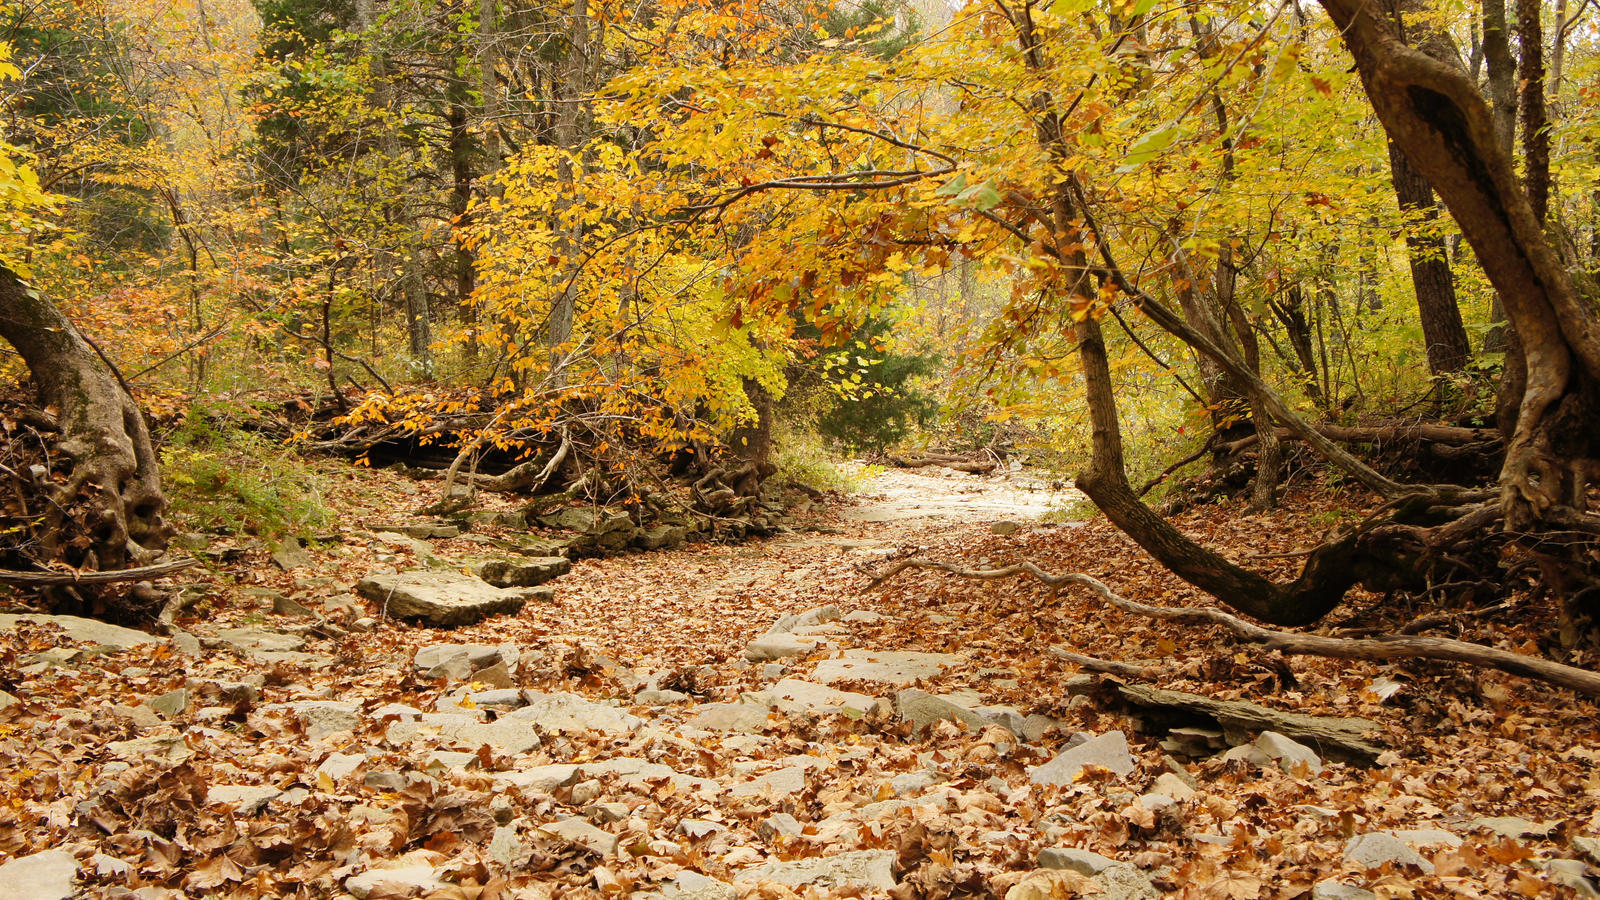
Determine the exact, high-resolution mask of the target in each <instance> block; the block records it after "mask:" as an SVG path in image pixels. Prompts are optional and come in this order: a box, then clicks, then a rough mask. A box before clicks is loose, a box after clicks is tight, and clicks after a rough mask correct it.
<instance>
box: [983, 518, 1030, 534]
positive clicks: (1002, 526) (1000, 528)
mask: <svg viewBox="0 0 1600 900" xmlns="http://www.w3.org/2000/svg"><path fill="white" fill-rule="evenodd" d="M1021 530H1022V523H1021V522H1011V521H1004V522H996V523H994V524H993V525H990V526H989V531H990V533H992V534H1001V535H1004V534H1016V533H1017V532H1019V531H1021Z"/></svg>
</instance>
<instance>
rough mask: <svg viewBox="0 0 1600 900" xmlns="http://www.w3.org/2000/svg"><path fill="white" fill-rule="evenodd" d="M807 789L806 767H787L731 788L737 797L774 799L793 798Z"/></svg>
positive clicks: (731, 791)
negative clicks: (767, 797)
mask: <svg viewBox="0 0 1600 900" xmlns="http://www.w3.org/2000/svg"><path fill="white" fill-rule="evenodd" d="M805 789H806V767H805V766H785V767H784V768H782V769H779V770H777V771H776V772H768V773H767V774H765V775H761V776H758V777H756V778H752V779H750V780H749V781H746V782H743V783H741V784H736V785H734V786H733V787H732V788H730V789H729V790H730V793H732V794H733V796H735V797H754V796H760V795H763V794H765V795H768V796H771V797H773V798H782V797H791V796H793V795H795V794H798V793H800V792H801V791H803V790H805Z"/></svg>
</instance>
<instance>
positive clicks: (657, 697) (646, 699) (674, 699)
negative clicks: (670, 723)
mask: <svg viewBox="0 0 1600 900" xmlns="http://www.w3.org/2000/svg"><path fill="white" fill-rule="evenodd" d="M690 699H691V698H690V697H689V695H688V694H685V693H684V692H683V691H668V690H660V689H652V688H646V689H644V690H642V691H640V692H639V693H637V694H634V695H633V702H634V703H637V704H639V705H640V706H671V705H672V704H674V703H688V702H689V700H690Z"/></svg>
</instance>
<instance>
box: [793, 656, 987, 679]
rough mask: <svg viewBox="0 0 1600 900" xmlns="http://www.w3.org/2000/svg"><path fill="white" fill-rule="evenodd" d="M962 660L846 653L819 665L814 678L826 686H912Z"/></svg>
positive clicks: (942, 657) (951, 657)
mask: <svg viewBox="0 0 1600 900" xmlns="http://www.w3.org/2000/svg"><path fill="white" fill-rule="evenodd" d="M960 661H961V657H959V656H956V655H954V654H951V653H915V652H910V651H894V650H846V651H844V654H843V655H842V656H839V657H836V658H833V659H825V660H822V661H821V662H819V663H817V668H816V671H815V672H814V673H813V674H812V677H813V678H815V679H816V680H817V681H820V682H822V683H823V684H830V683H832V682H835V681H875V682H880V683H883V684H911V683H913V682H915V681H918V680H919V679H923V678H934V677H936V676H938V675H939V673H941V672H943V671H944V670H945V669H946V668H948V667H950V666H953V665H955V664H957V663H959V662H960Z"/></svg>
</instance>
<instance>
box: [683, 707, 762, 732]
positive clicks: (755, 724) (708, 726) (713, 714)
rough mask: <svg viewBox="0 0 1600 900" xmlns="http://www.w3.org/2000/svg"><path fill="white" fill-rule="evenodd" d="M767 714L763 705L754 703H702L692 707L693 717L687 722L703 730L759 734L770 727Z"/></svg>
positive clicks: (690, 725)
mask: <svg viewBox="0 0 1600 900" xmlns="http://www.w3.org/2000/svg"><path fill="white" fill-rule="evenodd" d="M767 715H768V711H767V708H766V707H765V706H759V705H757V704H754V703H702V704H701V705H699V706H697V707H695V708H694V717H693V718H691V719H690V720H689V723H688V724H689V727H690V728H699V729H701V730H704V731H736V732H740V733H743V734H761V733H762V732H764V731H766V730H767V729H768V728H771V727H772V723H771V722H770V721H768V719H767Z"/></svg>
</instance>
